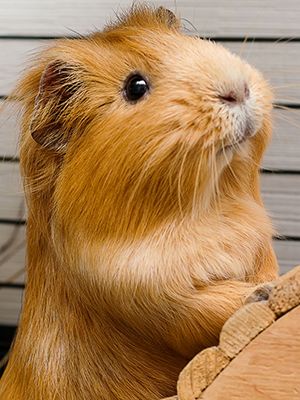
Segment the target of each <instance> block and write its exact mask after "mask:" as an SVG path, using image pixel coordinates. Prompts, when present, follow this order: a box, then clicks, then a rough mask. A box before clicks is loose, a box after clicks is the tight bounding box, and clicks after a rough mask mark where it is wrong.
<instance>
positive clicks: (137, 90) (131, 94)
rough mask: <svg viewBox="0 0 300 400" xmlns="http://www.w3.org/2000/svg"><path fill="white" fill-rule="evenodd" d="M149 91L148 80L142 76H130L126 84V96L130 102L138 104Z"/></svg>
mask: <svg viewBox="0 0 300 400" xmlns="http://www.w3.org/2000/svg"><path fill="white" fill-rule="evenodd" d="M148 91H149V85H148V83H147V81H146V79H145V78H144V77H143V76H142V75H140V74H134V75H130V76H129V77H128V79H127V81H126V82H125V86H124V94H125V98H126V100H128V101H131V102H136V101H138V100H140V99H141V98H142V97H144V96H145V94H146V93H147V92H148Z"/></svg>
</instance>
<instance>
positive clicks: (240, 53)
mask: <svg viewBox="0 0 300 400" xmlns="http://www.w3.org/2000/svg"><path fill="white" fill-rule="evenodd" d="M247 41H248V35H246V36H245V38H244V40H243V43H242V44H241V47H240V50H239V53H238V54H239V57H242V56H243V53H244V51H245V48H246V44H247Z"/></svg>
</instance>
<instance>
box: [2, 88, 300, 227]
mask: <svg viewBox="0 0 300 400" xmlns="http://www.w3.org/2000/svg"><path fill="white" fill-rule="evenodd" d="M299 89H300V88H299ZM273 115H274V130H273V138H272V142H271V143H270V146H269V148H268V149H267V152H266V154H265V157H264V161H263V167H264V168H266V169H270V170H276V169H277V170H280V169H281V170H291V171H299V172H300V134H299V132H300V110H274V113H273ZM0 135H1V133H0ZM299 233H300V232H299Z"/></svg>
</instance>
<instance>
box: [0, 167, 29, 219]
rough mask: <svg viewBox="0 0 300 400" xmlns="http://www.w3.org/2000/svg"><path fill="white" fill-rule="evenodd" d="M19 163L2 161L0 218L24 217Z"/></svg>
mask: <svg viewBox="0 0 300 400" xmlns="http://www.w3.org/2000/svg"><path fill="white" fill-rule="evenodd" d="M23 208H24V207H23V194H22V187H21V183H20V176H19V165H18V163H12V162H0V219H15V220H19V219H22V218H24V210H23Z"/></svg>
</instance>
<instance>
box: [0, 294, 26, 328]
mask: <svg viewBox="0 0 300 400" xmlns="http://www.w3.org/2000/svg"><path fill="white" fill-rule="evenodd" d="M22 296H23V291H22V290H20V289H6V288H1V289H0V325H17V324H18V320H19V314H20V310H21V302H22Z"/></svg>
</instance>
